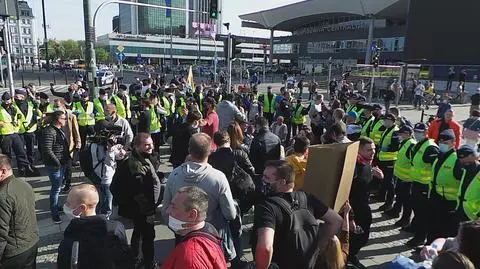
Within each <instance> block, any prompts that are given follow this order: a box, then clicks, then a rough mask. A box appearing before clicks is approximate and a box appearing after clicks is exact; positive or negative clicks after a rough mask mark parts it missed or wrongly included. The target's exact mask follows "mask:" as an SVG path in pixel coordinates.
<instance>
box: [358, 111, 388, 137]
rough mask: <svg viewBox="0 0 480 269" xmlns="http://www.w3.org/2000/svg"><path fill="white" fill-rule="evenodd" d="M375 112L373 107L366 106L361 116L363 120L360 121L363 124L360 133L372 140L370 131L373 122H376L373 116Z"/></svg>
mask: <svg viewBox="0 0 480 269" xmlns="http://www.w3.org/2000/svg"><path fill="white" fill-rule="evenodd" d="M373 110H374V109H373V106H372V105H364V110H363V113H362V116H361V118H362V119H361V120H360V122H361V124H362V130H361V131H360V135H361V136H365V137H369V138H370V131H371V129H372V127H373V121H375V117H374V116H373V114H372V111H373ZM382 125H383V124H382Z"/></svg>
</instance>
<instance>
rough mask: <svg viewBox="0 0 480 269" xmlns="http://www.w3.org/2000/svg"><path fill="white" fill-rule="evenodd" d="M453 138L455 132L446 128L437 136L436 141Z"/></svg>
mask: <svg viewBox="0 0 480 269" xmlns="http://www.w3.org/2000/svg"><path fill="white" fill-rule="evenodd" d="M454 139H455V133H454V132H453V130H452V129H446V130H444V131H442V132H441V133H440V135H439V136H438V141H450V140H454Z"/></svg>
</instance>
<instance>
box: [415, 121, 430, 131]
mask: <svg viewBox="0 0 480 269" xmlns="http://www.w3.org/2000/svg"><path fill="white" fill-rule="evenodd" d="M427 129H428V128H427V125H426V124H425V123H423V122H419V123H417V124H415V126H414V127H413V130H414V131H415V132H425V131H426V130H427Z"/></svg>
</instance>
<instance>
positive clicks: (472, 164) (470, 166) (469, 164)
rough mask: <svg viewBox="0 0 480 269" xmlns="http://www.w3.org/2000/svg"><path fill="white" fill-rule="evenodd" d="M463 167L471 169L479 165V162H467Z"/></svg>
mask: <svg viewBox="0 0 480 269" xmlns="http://www.w3.org/2000/svg"><path fill="white" fill-rule="evenodd" d="M462 166H463V168H465V169H467V170H470V169H475V168H476V167H477V163H466V164H463V165H462Z"/></svg>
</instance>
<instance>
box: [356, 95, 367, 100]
mask: <svg viewBox="0 0 480 269" xmlns="http://www.w3.org/2000/svg"><path fill="white" fill-rule="evenodd" d="M357 100H358V101H359V102H366V101H367V98H366V97H365V96H363V95H360V96H359V97H358V99H357Z"/></svg>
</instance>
